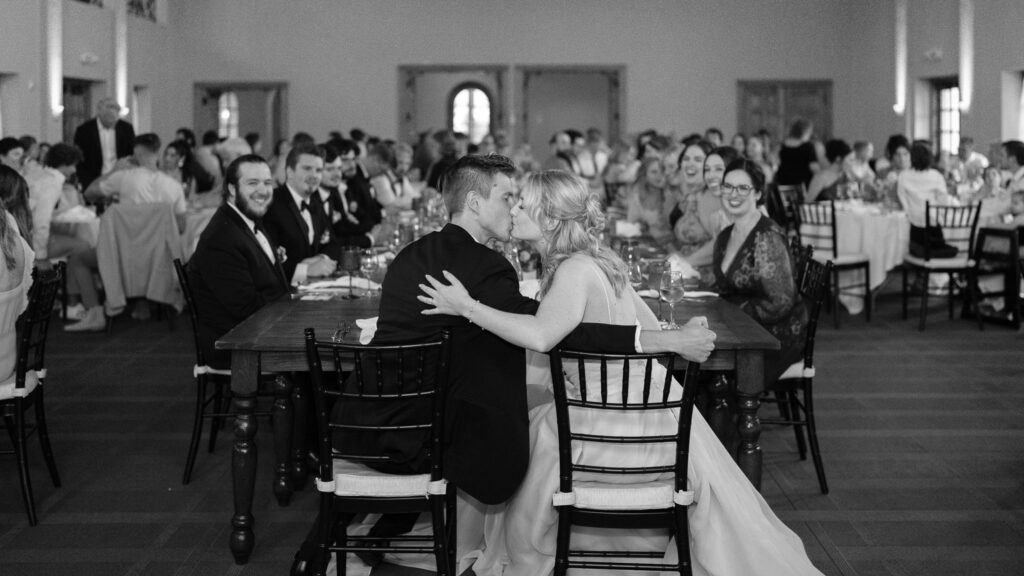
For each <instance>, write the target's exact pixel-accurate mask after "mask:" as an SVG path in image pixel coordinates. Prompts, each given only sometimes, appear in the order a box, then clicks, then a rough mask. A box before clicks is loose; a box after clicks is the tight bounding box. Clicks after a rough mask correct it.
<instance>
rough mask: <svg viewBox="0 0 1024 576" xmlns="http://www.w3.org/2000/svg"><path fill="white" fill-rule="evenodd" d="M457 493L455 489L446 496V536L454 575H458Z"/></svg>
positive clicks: (449, 559)
mask: <svg viewBox="0 0 1024 576" xmlns="http://www.w3.org/2000/svg"><path fill="white" fill-rule="evenodd" d="M457 500H458V497H457V494H456V492H455V491H454V490H452V491H450V493H449V494H448V495H447V496H445V523H446V524H447V525H448V528H447V530H448V531H447V532H445V538H447V539H448V547H447V549H448V565H449V566H451V569H450V573H451V574H452V576H459V575H458V573H457V572H458V568H459V567H458V560H457V559H458V554H456V550H457V549H458V534H459V526H458V510H457V509H456V506H457Z"/></svg>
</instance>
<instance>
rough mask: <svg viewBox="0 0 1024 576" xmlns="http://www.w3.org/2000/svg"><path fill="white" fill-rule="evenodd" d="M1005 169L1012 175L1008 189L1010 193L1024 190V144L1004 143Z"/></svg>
mask: <svg viewBox="0 0 1024 576" xmlns="http://www.w3.org/2000/svg"><path fill="white" fill-rule="evenodd" d="M1002 148H1003V169H1004V170H1006V171H1007V172H1009V173H1010V179H1009V181H1008V183H1007V184H1006V188H1007V189H1008V190H1009V191H1010V192H1016V191H1018V190H1024V142H1021V141H1020V140H1007V141H1006V142H1003V146H1002Z"/></svg>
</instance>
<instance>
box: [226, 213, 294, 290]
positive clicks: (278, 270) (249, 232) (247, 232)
mask: <svg viewBox="0 0 1024 576" xmlns="http://www.w3.org/2000/svg"><path fill="white" fill-rule="evenodd" d="M223 207H224V209H226V210H227V212H228V218H229V219H230V220H231V222H233V223H234V224H235V226H238V227H239V228H241V230H242V234H243V235H244V236H245V237H246V239H247V240H248V242H249V246H250V248H252V249H253V250H255V251H256V253H257V254H259V255H260V256H262V257H263V259H264V260H266V262H267V264H270V267H271V268H273V269H274V273H275V274H277V277H278V279H280V280H281V282H283V283H284V285H285V286H287V285H288V279H287V277H286V276H285V273H284V268H283V267H282V266H281V262H280V261H279V259H278V257H277V246H274V241H273V240H271V239H270V236H267V233H266V232H264V233H263V237H264V238H266V239H267V244H270V251H271V252H273V253H274V259H273V260H271V259H270V258H268V257H267V253H266V252H264V251H263V246H260V241H259V239H258V238H256V232H255V231H253V229H252V228H250V227H249V225H248V224H246V223H245V220H242V218H241V217H240V216H239V215H238V214H236V213H235V210H234V209H233V208H231V207H230V206H228V205H226V204H225V205H224V206H223Z"/></svg>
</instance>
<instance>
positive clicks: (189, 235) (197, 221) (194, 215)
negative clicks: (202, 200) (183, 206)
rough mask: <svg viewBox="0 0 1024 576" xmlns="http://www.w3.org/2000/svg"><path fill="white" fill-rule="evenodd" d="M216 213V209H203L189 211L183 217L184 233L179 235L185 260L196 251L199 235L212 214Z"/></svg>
mask: <svg viewBox="0 0 1024 576" xmlns="http://www.w3.org/2000/svg"><path fill="white" fill-rule="evenodd" d="M216 211H217V208H203V209H201V210H189V211H188V214H186V216H185V232H183V233H182V235H181V241H182V242H183V244H184V248H185V260H188V259H189V258H191V257H192V253H193V252H195V251H196V244H198V243H199V235H200V234H202V233H203V230H206V225H207V224H209V223H210V218H212V217H213V213H214V212H216Z"/></svg>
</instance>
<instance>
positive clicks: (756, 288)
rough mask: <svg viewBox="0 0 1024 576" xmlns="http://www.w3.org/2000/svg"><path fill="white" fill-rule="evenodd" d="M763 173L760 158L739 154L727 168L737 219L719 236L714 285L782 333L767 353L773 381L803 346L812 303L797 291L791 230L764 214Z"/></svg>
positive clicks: (725, 201) (725, 199)
mask: <svg viewBox="0 0 1024 576" xmlns="http://www.w3.org/2000/svg"><path fill="white" fill-rule="evenodd" d="M764 185H765V180H764V173H763V172H761V167H760V166H758V165H757V163H756V162H752V161H750V160H747V159H745V158H741V159H739V160H734V161H733V162H731V163H729V165H728V167H726V169H725V179H724V180H723V182H722V194H721V197H722V210H723V211H724V212H725V213H726V215H727V216H728V217H729V218H730V219H731V220H732V221H733V224H732V225H731V226H729V227H728V228H726V229H725V230H722V233H721V234H719V235H718V238H716V239H715V246H714V275H715V286H716V288H717V290H718V292H719V293H721V295H722V297H723V298H725V299H727V300H729V301H731V302H733V303H734V304H737V305H739V307H740V308H741V309H743V311H744V312H746V313H747V314H749V315H750V317H752V318H753V319H754V320H757V322H758V323H759V324H761V325H762V326H764V328H765V329H766V330H768V331H769V332H771V333H772V335H773V336H775V337H776V338H778V339H779V342H780V343H781V345H782V349H781V350H780V351H779V352H777V353H770V354H767V355H766V356H765V370H764V372H765V382H766V383H770V382H773V381H774V380H775V379H776V378H777V377H778V376H779V374H781V373H782V371H783V370H785V369H786V367H787V366H789V365H790V364H792V363H793V362H796V361H797V360H799V358H800V354H801V353H802V351H803V341H804V334H805V333H806V330H807V309H806V307H805V306H804V304H803V302H802V301H801V300H800V298H799V295H798V294H797V293H796V286H795V284H794V281H793V268H792V264H791V262H790V259H789V251H788V250H787V249H786V235H785V232H783V230H782V229H781V228H780V227H779V225H778V224H776V223H775V222H773V221H772V220H771V219H770V218H768V217H766V216H764V215H763V214H762V213H761V211H760V210H759V209H758V204H760V203H761V202H762V201H763V198H764Z"/></svg>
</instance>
